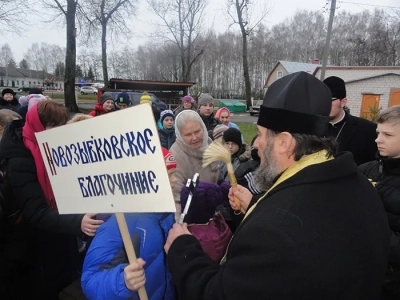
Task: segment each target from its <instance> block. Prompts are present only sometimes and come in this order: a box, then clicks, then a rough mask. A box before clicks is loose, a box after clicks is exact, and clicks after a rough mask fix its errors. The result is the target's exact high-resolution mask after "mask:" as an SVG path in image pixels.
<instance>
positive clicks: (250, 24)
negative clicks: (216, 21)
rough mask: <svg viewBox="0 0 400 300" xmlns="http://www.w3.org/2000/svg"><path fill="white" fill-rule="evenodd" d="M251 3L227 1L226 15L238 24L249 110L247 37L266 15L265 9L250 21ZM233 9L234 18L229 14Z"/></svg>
mask: <svg viewBox="0 0 400 300" xmlns="http://www.w3.org/2000/svg"><path fill="white" fill-rule="evenodd" d="M251 6H252V3H251V1H250V0H228V14H229V16H230V17H231V19H232V20H233V23H234V24H238V25H239V27H240V32H241V34H242V56H243V76H244V84H245V91H246V105H247V109H250V106H251V105H252V103H251V82H250V73H249V61H248V37H249V35H250V34H251V33H252V31H253V30H254V28H256V27H257V25H259V24H260V23H261V22H262V20H263V19H264V18H265V17H266V15H267V9H266V7H265V8H264V9H262V10H261V15H260V17H259V18H258V19H256V20H253V21H251V20H252V16H251V15H252V12H251V10H252V7H251ZM232 8H234V11H235V14H236V16H235V15H234V14H233V13H232V12H231V10H232Z"/></svg>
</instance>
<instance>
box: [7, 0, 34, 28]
mask: <svg viewBox="0 0 400 300" xmlns="http://www.w3.org/2000/svg"><path fill="white" fill-rule="evenodd" d="M29 2H30V1H29V0H0V28H1V34H4V33H14V34H15V33H16V34H21V33H22V32H23V28H24V26H26V25H27V21H28V20H27V18H25V16H26V12H27V9H28V8H29V9H30V12H31V13H32V10H31V8H30V7H31V4H30V3H29ZM16 16H18V17H16ZM21 19H22V20H24V22H21Z"/></svg>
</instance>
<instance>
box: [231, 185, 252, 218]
mask: <svg viewBox="0 0 400 300" xmlns="http://www.w3.org/2000/svg"><path fill="white" fill-rule="evenodd" d="M235 197H236V198H237V199H239V201H240V211H241V212H242V213H243V214H245V213H246V211H247V208H248V207H249V204H250V201H251V198H253V194H252V193H250V191H249V190H248V189H246V188H245V187H242V186H241V185H239V184H238V185H237V187H236V188H230V189H229V194H228V198H229V204H230V205H231V207H232V209H233V210H235V211H236V210H238V207H237V205H236V203H235Z"/></svg>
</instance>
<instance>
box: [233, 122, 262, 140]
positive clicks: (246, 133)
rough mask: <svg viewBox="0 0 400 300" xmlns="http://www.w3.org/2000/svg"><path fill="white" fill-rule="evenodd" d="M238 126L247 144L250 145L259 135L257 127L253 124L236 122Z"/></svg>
mask: <svg viewBox="0 0 400 300" xmlns="http://www.w3.org/2000/svg"><path fill="white" fill-rule="evenodd" d="M236 125H237V126H239V128H240V131H241V132H242V134H243V137H244V140H245V142H246V143H247V144H249V145H250V144H251V140H252V139H253V137H255V136H256V134H257V126H256V125H255V124H253V123H242V122H236Z"/></svg>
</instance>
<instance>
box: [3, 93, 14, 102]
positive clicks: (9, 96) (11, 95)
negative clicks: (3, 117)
mask: <svg viewBox="0 0 400 300" xmlns="http://www.w3.org/2000/svg"><path fill="white" fill-rule="evenodd" d="M3 99H4V100H6V101H12V99H14V96H13V94H10V93H6V94H4V96H3Z"/></svg>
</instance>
